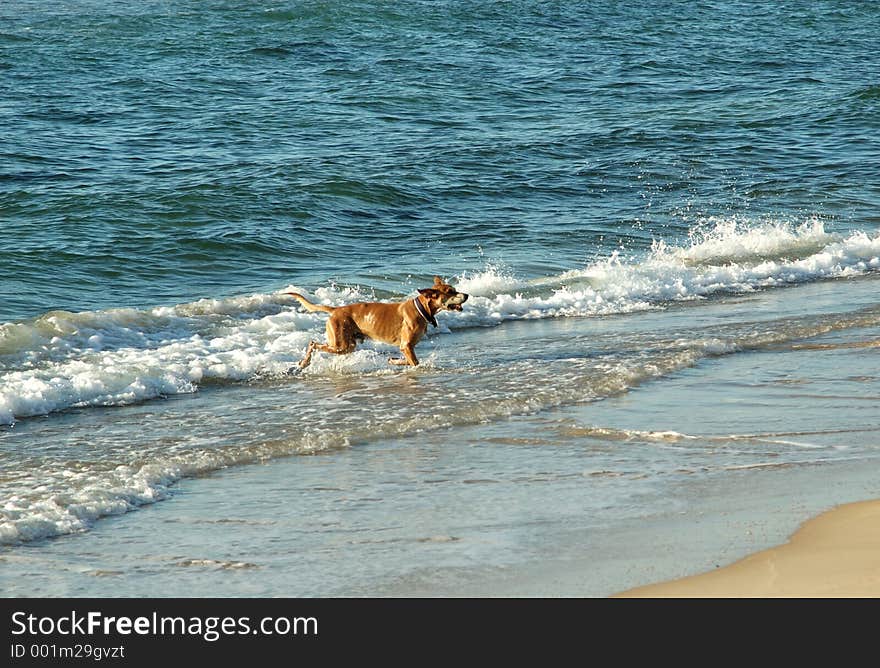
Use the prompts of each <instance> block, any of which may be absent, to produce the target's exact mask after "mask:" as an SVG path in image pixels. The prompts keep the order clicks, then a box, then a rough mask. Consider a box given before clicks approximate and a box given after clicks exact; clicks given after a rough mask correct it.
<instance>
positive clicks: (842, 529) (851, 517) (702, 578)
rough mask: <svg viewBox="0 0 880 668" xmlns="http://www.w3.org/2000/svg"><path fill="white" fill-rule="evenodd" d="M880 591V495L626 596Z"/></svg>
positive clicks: (856, 594)
mask: <svg viewBox="0 0 880 668" xmlns="http://www.w3.org/2000/svg"><path fill="white" fill-rule="evenodd" d="M876 596H880V500H873V501H864V502H859V503H850V504H846V505H842V506H839V507H837V508H834V509H832V510H830V511H828V512H826V513H823V514H821V515H819V516H818V517H816V518H814V519H811V520H809V521H808V522H805V523H804V524H803V525H802V526H801V527H800V528H799V529H798V530H797V531H796V532H795V533H794V534H793V535H792V537H791V538H790V539H789V541H788V542H787V543H785V544H784V545H780V546H778V547H774V548H771V549H768V550H763V551H761V552H757V553H755V554H753V555H750V556H748V557H746V558H744V559H742V560H740V561H737V562H735V563H733V564H731V565H729V566H726V567H723V568H718V569H716V570H714V571H711V572H708V573H703V574H700V575H695V576H692V577H687V578H682V579H679V580H673V581H671V582H665V583H660V584H655V585H649V586H646V587H638V588H635V589H631V590H628V591H625V592H622V593H621V594H618V595H617V597H627V598H702V597H709V598H747V597H758V598H772V597H787V598H799V597H810V598H814V597H815V598H818V597H831V598H873V597H876Z"/></svg>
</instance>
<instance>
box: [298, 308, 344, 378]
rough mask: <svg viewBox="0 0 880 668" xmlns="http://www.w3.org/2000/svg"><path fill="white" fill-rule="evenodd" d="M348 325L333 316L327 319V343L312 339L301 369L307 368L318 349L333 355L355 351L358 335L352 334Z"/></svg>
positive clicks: (301, 363) (300, 364)
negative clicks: (335, 319)
mask: <svg viewBox="0 0 880 668" xmlns="http://www.w3.org/2000/svg"><path fill="white" fill-rule="evenodd" d="M349 329H350V327H346V323H344V322H338V321H334V319H333V318H332V317H331V318H330V320H328V321H327V344H326V345H325V344H323V343H318V342H317V341H310V342H309V347H308V348H307V349H306V356H305V357H303V360H302V362H300V363H299V368H300V369H305V368H306V367H307V366H308V365H309V363H310V362H311V361H312V354H313V353H314V352H315V351H316V350H320V351H321V352H325V353H331V354H333V355H347V354H348V353H353V352H354V349H355V348H356V347H357V336H356V335H353V334H351V333H350V332H349V331H348V330H349Z"/></svg>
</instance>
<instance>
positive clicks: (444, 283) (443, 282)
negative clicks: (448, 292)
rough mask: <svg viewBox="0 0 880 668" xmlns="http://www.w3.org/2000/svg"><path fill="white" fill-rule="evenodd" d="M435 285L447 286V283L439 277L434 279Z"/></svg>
mask: <svg viewBox="0 0 880 668" xmlns="http://www.w3.org/2000/svg"><path fill="white" fill-rule="evenodd" d="M434 285H446V282H445V281H444V280H443V279H442V278H440V277H439V276H435V277H434Z"/></svg>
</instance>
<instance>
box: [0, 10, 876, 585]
mask: <svg viewBox="0 0 880 668" xmlns="http://www.w3.org/2000/svg"><path fill="white" fill-rule="evenodd" d="M878 35H880V7H878V6H877V5H875V3H861V2H830V1H829V2H806V1H805V0H804V1H792V2H785V3H751V2H733V1H729V2H728V1H722V0H719V1H717V2H708V3H681V2H670V1H659V0H658V1H648V2H642V3H636V4H632V3H617V2H601V3H599V2H582V3H570V2H534V1H532V2H529V1H524V0H523V1H516V0H512V1H508V2H466V1H449V2H413V1H404V2H395V3H389V2H344V3H343V2H332V1H325V2H278V3H253V2H234V1H232V0H227V1H219V0H218V1H208V2H185V1H180V2H160V1H158V0H157V1H147V2H137V3H134V2H124V1H121V0H117V1H110V2H93V1H90V0H69V1H63V2H62V1H60V0H48V1H45V0H41V1H39V2H37V1H30V0H8V1H7V2H4V3H3V4H2V5H0V158H2V160H0V234H2V236H0V239H2V249H0V296H2V300H0V591H2V592H3V593H4V594H5V595H10V596H13V595H14V596H31V595H50V596H53V595H79V596H84V595H85V596H90V595H95V596H114V595H120V594H122V595H125V594H128V595H159V596H163V595H169V596H171V595H180V593H181V591H182V590H181V583H185V585H186V589H185V595H192V596H212V595H226V596H242V595H258V596H274V595H286V596H301V595H310V596H324V595H335V596H347V595H388V594H390V595H410V594H419V595H434V594H440V595H443V594H455V595H468V594H473V595H493V594H495V593H499V592H503V593H508V594H514V595H517V594H520V595H543V594H548V595H606V594H609V593H613V592H614V591H617V590H619V589H623V588H626V587H629V586H634V585H638V584H644V583H646V582H648V581H651V580H652V579H654V578H662V577H670V576H676V575H681V574H684V573H687V572H692V571H695V570H699V569H701V568H707V567H711V566H712V565H715V564H716V563H717V561H718V559H724V558H735V557H736V556H739V555H742V554H743V553H745V552H747V551H748V550H749V549H753V548H757V547H763V546H766V545H767V544H769V543H772V542H773V541H778V540H779V539H781V538H783V537H784V535H785V533H786V532H787V531H790V529H792V528H793V527H794V526H795V525H796V524H797V523H798V522H800V521H802V520H803V519H806V516H807V515H808V513H811V512H816V511H818V510H822V509H824V508H827V507H829V506H830V505H833V504H834V503H840V502H843V501H847V500H856V499H860V498H867V497H871V496H876V495H878V493H880V479H878V477H877V476H876V475H874V474H873V471H875V470H876V464H877V461H878V458H880V411H878V409H877V402H878V400H880V372H878V366H877V361H876V360H877V357H876V355H877V350H878V347H880V302H878V299H877V290H878V287H880V213H878V212H880V55H878V54H880V49H878V48H877V47H878V45H880V42H878V37H877V36H878ZM435 274H439V275H441V276H443V277H444V278H446V279H448V280H449V281H450V282H451V283H452V284H454V285H455V286H456V287H458V289H459V290H461V291H464V292H467V293H469V294H470V295H471V298H470V299H469V301H468V302H467V303H466V304H465V308H464V310H463V312H461V313H443V314H441V315H440V316H439V318H438V319H439V323H440V326H439V328H438V329H437V330H436V331H434V332H432V333H431V334H430V336H429V337H428V338H426V339H425V340H423V341H422V342H421V344H420V345H419V347H418V348H417V352H418V354H419V357H420V358H421V359H422V365H421V366H419V367H418V368H399V367H393V366H390V365H388V364H387V358H388V357H389V354H394V352H395V351H394V350H393V349H391V348H390V347H389V346H386V345H384V344H381V343H375V342H371V341H367V342H365V343H364V344H362V345H361V346H359V349H358V350H357V351H356V352H355V353H353V354H351V355H347V356H329V355H326V354H318V355H316V357H315V359H314V361H313V364H312V366H310V367H309V368H308V369H306V370H305V371H302V372H300V371H298V369H297V363H298V362H299V360H300V359H301V358H302V356H303V354H304V351H305V347H306V345H307V344H308V341H309V340H311V339H321V338H323V336H324V334H323V331H324V322H325V320H326V315H324V314H320V313H307V312H304V311H303V310H302V309H301V308H299V307H298V306H297V305H296V304H295V303H294V302H293V301H292V300H291V299H290V298H288V297H286V296H284V295H283V293H284V292H285V291H291V290H296V291H298V292H302V293H304V294H307V295H309V296H310V297H311V298H312V299H314V300H316V301H319V302H322V303H327V304H334V305H337V304H344V303H350V302H352V301H360V300H380V301H397V300H402V299H406V298H409V297H411V296H412V295H413V294H414V293H415V290H416V289H418V288H419V287H426V286H428V285H430V283H431V282H432V279H433V276H434V275H435Z"/></svg>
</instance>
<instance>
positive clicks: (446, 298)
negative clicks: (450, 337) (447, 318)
mask: <svg viewBox="0 0 880 668" xmlns="http://www.w3.org/2000/svg"><path fill="white" fill-rule="evenodd" d="M419 294H420V295H424V296H425V297H426V298H427V299H428V303H429V304H431V306H432V309H431V310H432V312H434V313H436V312H437V311H444V310H445V311H461V305H462V304H464V303H465V302H466V301H467V299H468V295H466V294H465V293H463V292H459V291H458V290H456V289H455V288H453V287H452V286H451V285H449V284H448V283H446V281H444V280H443V279H442V278H440V277H439V276H435V277H434V285H433V286H432V287H430V288H422V289H421V290H419Z"/></svg>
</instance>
